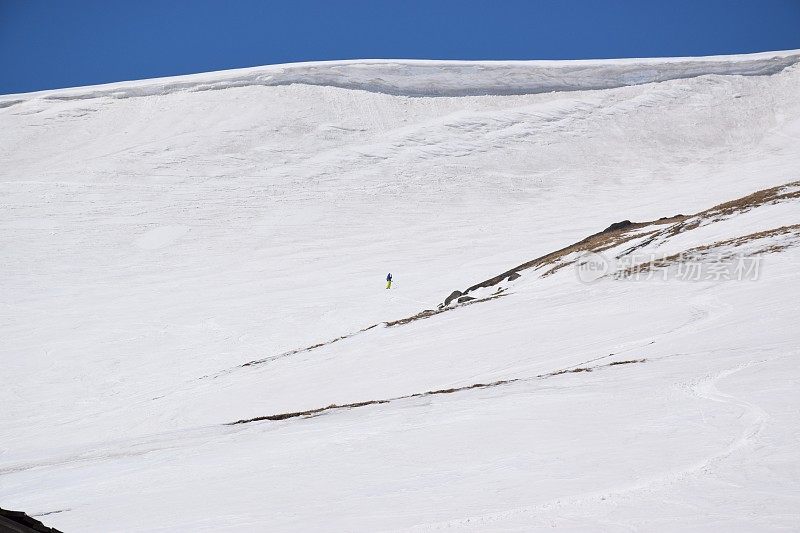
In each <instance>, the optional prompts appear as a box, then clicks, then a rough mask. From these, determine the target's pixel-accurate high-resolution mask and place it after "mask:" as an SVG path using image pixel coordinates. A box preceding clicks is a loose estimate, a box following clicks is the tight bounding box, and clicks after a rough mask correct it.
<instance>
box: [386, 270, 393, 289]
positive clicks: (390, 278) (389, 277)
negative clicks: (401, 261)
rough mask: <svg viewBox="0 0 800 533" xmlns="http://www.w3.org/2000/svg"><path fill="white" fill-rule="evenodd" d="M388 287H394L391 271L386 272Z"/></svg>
mask: <svg viewBox="0 0 800 533" xmlns="http://www.w3.org/2000/svg"><path fill="white" fill-rule="evenodd" d="M386 288H387V289H391V288H392V273H391V272H389V273H388V274H386Z"/></svg>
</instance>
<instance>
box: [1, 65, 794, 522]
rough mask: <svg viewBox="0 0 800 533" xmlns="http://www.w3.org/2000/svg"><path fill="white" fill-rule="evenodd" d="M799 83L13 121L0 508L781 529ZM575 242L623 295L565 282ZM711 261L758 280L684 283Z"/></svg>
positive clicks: (333, 81)
mask: <svg viewBox="0 0 800 533" xmlns="http://www.w3.org/2000/svg"><path fill="white" fill-rule="evenodd" d="M798 62H800V53H798V52H781V53H770V54H756V55H752V56H731V57H724V58H697V59H655V60H614V61H582V62H496V63H492V62H488V63H458V62H433V61H426V62H416V61H361V62H336V63H315V64H298V65H284V66H275V67H262V68H256V69H246V70H243V71H230V72H222V73H210V74H201V75H195V76H186V77H180V78H174V79H163V80H147V81H138V82H126V83H119V84H112V85H107V86H98V87H89V88H78V89H66V90H63V91H48V92H43V93H32V94H27V95H10V96H4V97H0V161H2V162H3V164H2V165H0V203H1V204H2V209H0V249H1V250H2V255H1V256H0V257H2V261H1V262H0V275H2V279H3V284H2V286H1V287H2V288H0V302H2V310H0V338H1V339H3V342H2V343H0V361H2V363H3V368H4V372H3V386H2V387H0V405H2V406H3V409H2V410H0V506H2V507H4V508H14V509H22V510H25V511H26V512H28V513H29V514H32V515H41V514H44V513H53V514H49V515H46V516H43V517H40V518H41V519H42V520H43V521H45V523H47V524H49V525H53V526H55V527H59V528H60V529H63V530H65V531H197V530H209V531H218V530H224V529H238V530H245V531H283V530H304V531H314V530H319V531H330V530H336V531H341V530H356V531H373V530H406V529H410V530H430V529H437V528H455V529H457V530H459V529H464V530H476V531H487V530H523V531H530V530H535V529H536V528H550V527H552V526H558V527H573V528H578V529H589V530H596V529H603V530H610V531H614V530H627V529H630V528H634V529H643V530H648V531H652V530H664V531H671V530H676V529H691V528H695V529H699V530H736V529H738V530H742V531H754V530H770V529H777V528H788V529H795V528H798V527H800V513H798V511H797V509H800V463H798V459H797V458H798V457H800V455H798V449H800V442H798V441H799V440H800V439H799V438H798V435H800V427H798V423H800V417H798V414H800V413H798V410H797V405H800V392H798V382H800V370H798V368H800V367H799V366H798V357H800V353H799V352H800V350H799V349H798V346H800V342H798V341H800V338H799V337H798V334H797V333H796V326H795V324H796V322H797V316H798V310H800V309H799V308H798V304H797V302H798V301H800V298H799V297H800V294H799V293H798V291H800V285H799V284H798V283H797V281H798V280H797V267H798V260H799V259H800V252H798V248H797V246H796V244H797V241H798V232H797V230H796V225H797V224H800V209H798V203H799V202H800V200H798V199H797V194H795V192H796V191H798V190H800V186H798V185H797V184H796V183H794V184H791V183H793V182H796V181H797V180H798V179H800V102H799V101H798V98H797V95H798V87H800V67H799V66H798V65H797V63H798ZM210 89H215V90H210ZM785 184H790V185H786V186H784V185H785ZM773 187H779V188H778V189H773V190H772V192H770V193H762V194H761V195H757V196H756V197H755V199H754V198H752V197H751V198H750V199H749V200H745V201H741V202H739V203H737V204H736V206H738V207H736V208H732V207H725V208H719V209H717V210H714V209H710V208H712V207H713V206H715V205H718V204H721V203H722V202H727V201H732V200H736V199H738V198H741V197H745V196H746V195H749V194H751V193H754V192H756V191H763V190H766V189H770V188H773ZM793 191H794V192H793ZM679 213H680V214H682V215H685V216H682V217H677V218H674V219H669V220H668V221H659V222H657V223H654V224H649V223H646V224H642V225H635V227H631V228H627V229H624V230H621V231H620V232H612V233H610V234H608V233H607V234H602V235H601V236H600V237H598V239H599V240H595V241H591V242H590V246H588V245H587V246H581V247H579V248H581V249H580V250H578V249H569V250H567V251H566V252H565V253H564V254H557V257H555V258H551V259H552V260H550V259H548V261H547V264H546V265H540V264H538V263H537V264H536V265H535V268H529V269H526V270H521V271H520V273H521V274H522V277H520V278H519V279H516V280H514V281H511V282H507V281H503V282H502V283H500V284H496V285H491V286H488V287H484V288H481V289H478V290H476V291H473V292H470V294H472V295H474V296H477V297H487V296H488V297H491V296H492V295H494V294H495V293H496V292H497V290H498V289H502V291H503V292H501V293H500V295H501V296H500V297H497V298H494V299H490V300H487V301H483V302H477V303H472V304H468V305H456V306H455V308H453V309H449V308H448V309H447V310H446V311H445V312H442V313H438V314H433V315H432V316H430V317H427V318H423V319H420V320H413V321H410V322H408V323H402V324H396V325H391V324H392V321H396V320H399V319H404V318H406V317H411V316H414V315H415V314H416V313H418V312H420V311H423V310H426V309H432V310H435V309H436V306H437V304H439V303H440V302H442V300H443V299H444V298H445V297H446V296H447V295H448V294H449V293H450V292H451V291H452V290H454V289H460V290H464V289H465V288H467V287H470V286H473V285H474V284H476V283H479V282H481V281H483V280H487V279H490V278H492V277H493V276H496V275H498V274H500V273H503V272H507V271H508V270H509V269H512V268H514V267H516V266H517V265H522V264H525V263H526V262H529V261H531V260H533V259H535V258H538V257H541V256H545V255H546V254H549V253H551V252H554V251H556V250H560V249H562V248H564V247H567V246H570V245H572V244H573V243H576V242H578V241H580V240H581V239H584V238H585V237H587V236H589V235H592V234H595V233H597V232H599V231H601V230H602V229H603V228H606V227H607V226H608V225H609V224H611V223H612V222H617V221H621V220H623V219H630V220H632V221H635V222H646V221H656V220H657V219H659V218H660V217H664V216H668V217H672V216H673V215H677V214H679ZM785 228H788V229H785ZM754 234H756V235H754ZM601 241H602V242H601ZM632 247H636V250H635V253H634V252H631V251H629V250H630V249H631V248H632ZM587 251H588V252H599V253H601V254H603V256H602V257H603V258H605V259H609V258H611V259H613V261H614V265H613V266H614V270H613V271H610V272H609V273H608V275H606V276H604V277H602V278H600V279H599V280H598V281H596V282H594V283H582V282H581V277H580V274H581V271H580V270H577V271H576V269H579V268H580V264H581V263H580V261H581V253H585V252H587ZM712 252H713V253H712ZM681 253H685V255H684V256H681V255H680V254H681ZM730 258H734V260H739V261H746V260H749V259H748V258H750V259H752V258H758V261H759V263H758V266H759V270H758V276H757V279H755V280H753V279H742V280H736V279H733V280H726V279H710V280H708V279H707V280H700V281H691V280H686V279H682V278H681V277H680V275H679V272H680V269H681V268H683V267H682V266H681V265H685V264H688V263H689V262H695V263H699V264H702V265H704V266H703V268H704V269H706V270H704V272H706V271H711V270H713V269H714V268H715V267H714V266H713V265H714V264H719V263H725V262H726V261H729V260H730ZM644 264H646V265H647V266H645V267H643V266H642V265H644ZM637 265H638V266H637ZM709 265H712V266H709ZM555 266H558V267H559V268H558V269H557V270H556V271H555V272H554V273H552V274H547V275H546V273H547V271H548V270H549V269H551V268H553V267H555ZM632 266H636V268H638V269H639V273H640V274H641V273H643V272H651V273H657V274H658V275H647V276H642V275H638V276H631V275H630V274H631V272H630V271H626V270H625V269H626V268H628V269H629V268H630V267H632ZM709 269H711V270H709ZM388 271H391V272H392V273H393V274H394V276H395V282H396V284H395V287H394V288H393V289H392V290H391V291H386V290H384V289H383V285H384V283H383V279H384V277H385V275H386V272H388ZM614 272H622V275H617V276H615V275H613V274H614ZM626 272H627V273H626ZM449 307H452V304H451V306H449ZM387 323H388V324H387ZM374 324H377V326H376V327H373V328H371V329H367V330H365V331H361V330H363V329H365V328H367V327H369V326H371V325H374ZM340 337H345V338H341V339H340ZM334 339H340V340H337V341H336V342H332V343H328V342H329V341H331V340H334ZM320 344H321V346H317V345H320ZM315 346H316V347H315ZM309 347H313V348H312V349H310V350H308V349H307V348H309ZM641 360H644V361H641ZM627 361H634V362H627ZM250 362H254V363H253V364H249V365H248V364H247V363H250ZM613 362H627V363H626V364H617V365H610V363H613ZM574 369H584V370H582V371H579V372H565V373H560V371H562V370H574ZM498 382H502V383H498ZM472 385H481V386H479V387H474V388H466V387H470V386H472ZM483 385H487V386H483ZM459 388H466V389H465V390H456V391H449V389H459ZM437 391H438V392H437ZM428 392H436V393H435V394H425V393H428ZM373 401H380V402H382V403H373V404H370V405H364V406H361V407H358V408H355V407H353V408H344V409H336V408H334V409H324V408H326V407H327V406H330V405H332V404H336V405H348V404H359V403H363V402H373ZM321 409H322V410H321ZM315 410H319V411H316V412H315V413H314V414H313V416H299V417H290V418H285V419H283V420H262V421H256V422H251V423H246V424H234V425H229V424H230V423H232V422H236V421H239V420H250V419H253V418H259V417H265V416H272V415H285V414H290V413H296V412H302V411H315ZM280 417H282V416H279V418H280ZM45 519H46V520H45Z"/></svg>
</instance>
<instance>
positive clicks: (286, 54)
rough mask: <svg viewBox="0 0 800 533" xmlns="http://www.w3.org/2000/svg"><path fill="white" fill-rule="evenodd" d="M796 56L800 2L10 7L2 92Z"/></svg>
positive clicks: (435, 0)
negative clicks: (200, 79) (472, 63)
mask: <svg viewBox="0 0 800 533" xmlns="http://www.w3.org/2000/svg"><path fill="white" fill-rule="evenodd" d="M794 48H800V0H749V1H744V0H605V1H602V0H527V1H523V0H495V1H470V0H395V1H391V2H390V1H384V0H341V1H335V0H327V1H325V0H286V1H267V0H261V1H256V0H229V1H223V0H216V1H211V0H193V1H189V0H130V1H120V0H105V1H95V0H85V1H81V0H74V1H70V2H67V1H60V0H51V1H39V0H0V94H8V93H14V92H24V91H34V90H40V89H49V88H57V87H74V86H79V85H89V84H95V83H105V82H111V81H120V80H129V79H141V78H151V77H156V76H171V75H177V74H187V73H192V72H205V71H212V70H221V69H226V68H238V67H247V66H254V65H265V64H273V63H286V62H292V61H310V60H324V59H356V58H411V59H578V58H609V57H656V56H688V55H712V54H732V53H746V52H758V51H766V50H783V49H794Z"/></svg>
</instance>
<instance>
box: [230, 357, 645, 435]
mask: <svg viewBox="0 0 800 533" xmlns="http://www.w3.org/2000/svg"><path fill="white" fill-rule="evenodd" d="M611 355H613V354H611ZM605 357H608V356H605ZM645 361H646V359H631V360H628V361H615V362H612V363H607V364H604V365H597V366H593V367H577V368H568V369H563V370H556V371H555V372H549V373H547V374H540V375H538V376H536V377H535V378H513V379H501V380H499V381H492V382H491V383H474V384H472V385H466V386H464V387H453V388H450V389H438V390H431V391H426V392H417V393H414V394H407V395H404V396H397V397H394V398H387V399H383V400H367V401H364V402H355V403H344V404H335V403H332V404H330V405H328V406H326V407H318V408H316V409H309V410H307V411H294V412H290V413H279V414H275V415H266V416H257V417H255V418H246V419H242V420H237V421H236V422H228V423H226V424H225V425H226V426H235V425H238V424H249V423H251V422H262V421H265V420H270V421H278V420H287V419H289V418H300V417H303V418H307V417H313V416H316V415H319V414H321V413H325V412H327V411H335V410H339V409H354V408H357V407H364V406H367V405H378V404H387V403H392V402H396V401H399V400H408V399H410V398H422V397H425V396H434V395H437V394H453V393H454V392H462V391H467V390H472V389H487V388H490V387H499V386H501V385H508V384H510V383H517V382H521V381H531V380H532V379H545V378H549V377H553V376H559V375H561V374H568V373H574V372H592V371H593V370H596V369H598V368H603V367H610V366H616V365H627V364H633V363H644V362H645Z"/></svg>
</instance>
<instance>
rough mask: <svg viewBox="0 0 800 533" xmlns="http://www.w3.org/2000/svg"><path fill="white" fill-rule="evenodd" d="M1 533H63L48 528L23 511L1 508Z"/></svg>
mask: <svg viewBox="0 0 800 533" xmlns="http://www.w3.org/2000/svg"><path fill="white" fill-rule="evenodd" d="M0 533H62V532H61V531H59V530H57V529H54V528H52V527H47V526H46V525H44V524H42V523H41V522H39V521H38V520H36V519H35V518H33V517H30V516H28V515H26V514H25V513H23V512H22V511H9V510H7V509H2V508H0Z"/></svg>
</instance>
